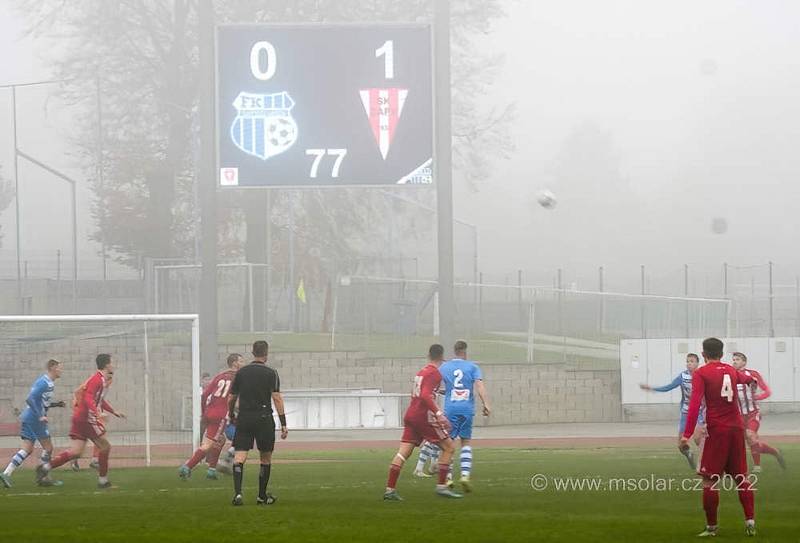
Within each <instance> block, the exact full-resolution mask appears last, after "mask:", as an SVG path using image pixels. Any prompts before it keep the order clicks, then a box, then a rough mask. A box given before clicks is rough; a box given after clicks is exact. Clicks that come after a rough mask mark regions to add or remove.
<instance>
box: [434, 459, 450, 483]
mask: <svg viewBox="0 0 800 543" xmlns="http://www.w3.org/2000/svg"><path fill="white" fill-rule="evenodd" d="M448 473H450V463H449V462H448V463H447V464H441V463H440V464H439V480H438V481H437V482H438V483H439V484H440V485H444V484H447V474H448Z"/></svg>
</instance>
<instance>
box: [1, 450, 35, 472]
mask: <svg viewBox="0 0 800 543" xmlns="http://www.w3.org/2000/svg"><path fill="white" fill-rule="evenodd" d="M28 456H29V455H28V453H26V452H25V450H24V449H20V450H19V451H17V454H15V455H14V456H13V457H12V458H11V462H9V463H8V466H6V469H5V471H4V472H3V474H4V475H7V476H9V477H10V476H11V474H12V473H14V470H15V469H17V468H18V467H20V466H21V465H22V463H23V462H24V461H25V459H26V458H28Z"/></svg>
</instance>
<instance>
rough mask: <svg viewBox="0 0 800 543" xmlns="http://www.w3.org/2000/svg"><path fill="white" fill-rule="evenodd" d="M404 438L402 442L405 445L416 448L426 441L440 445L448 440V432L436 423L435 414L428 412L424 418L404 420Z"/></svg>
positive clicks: (407, 418) (406, 418)
mask: <svg viewBox="0 0 800 543" xmlns="http://www.w3.org/2000/svg"><path fill="white" fill-rule="evenodd" d="M403 424H404V425H405V427H404V428H403V437H401V438H400V441H402V442H403V443H413V444H414V445H415V446H417V447H419V445H420V444H421V443H422V442H423V441H424V440H427V441H430V442H431V443H439V442H440V441H442V440H443V439H447V437H448V436H447V430H445V429H444V427H442V425H441V424H439V423H438V422H437V421H436V417H434V416H433V413H431V412H430V411H428V412H427V413H426V414H425V415H424V416H419V415H418V416H411V417H409V416H406V417H405V418H403Z"/></svg>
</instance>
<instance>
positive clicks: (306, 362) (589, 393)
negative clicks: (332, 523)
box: [221, 346, 622, 425]
mask: <svg viewBox="0 0 800 543" xmlns="http://www.w3.org/2000/svg"><path fill="white" fill-rule="evenodd" d="M227 349H228V350H227V351H226V352H231V351H237V352H247V348H245V347H244V346H228V347H227ZM221 356H222V353H221ZM424 363H425V362H424V360H422V359H403V358H369V357H368V356H367V355H366V353H360V352H348V353H337V352H331V353H328V352H319V353H273V354H272V355H270V365H272V366H273V367H275V368H276V369H277V370H278V372H279V374H280V376H281V384H282V387H283V388H285V389H293V388H327V387H333V388H372V387H374V388H379V389H381V390H382V391H383V392H395V393H410V391H411V387H412V383H413V380H414V375H415V374H416V372H417V371H419V369H420V368H421V367H422V366H423V365H424ZM481 369H482V370H483V373H484V382H485V383H486V388H487V393H488V394H489V399H490V402H491V404H492V408H493V411H494V413H493V414H492V416H491V419H490V420H489V421H485V420H484V419H483V417H480V416H479V417H477V418H476V423H477V424H478V425H482V424H484V423H486V422H489V423H490V424H492V425H501V424H534V423H548V422H618V421H621V420H622V410H621V405H620V401H619V399H620V378H619V372H618V371H588V370H569V369H565V368H564V367H563V366H562V365H556V364H536V365H521V364H484V365H482V366H481Z"/></svg>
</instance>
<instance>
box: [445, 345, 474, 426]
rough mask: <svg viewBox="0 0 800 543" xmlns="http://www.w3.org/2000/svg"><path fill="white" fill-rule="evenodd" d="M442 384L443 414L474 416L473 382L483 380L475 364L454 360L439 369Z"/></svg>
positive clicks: (458, 359)
mask: <svg viewBox="0 0 800 543" xmlns="http://www.w3.org/2000/svg"><path fill="white" fill-rule="evenodd" d="M439 373H441V374H442V382H443V383H444V387H445V388H444V412H445V413H447V415H448V416H449V415H474V414H475V390H474V386H475V381H478V380H480V379H483V375H481V369H480V368H479V367H478V365H477V364H476V363H475V362H472V361H470V360H462V359H460V358H454V359H452V360H450V361H449V362H445V363H444V364H442V365H441V367H439Z"/></svg>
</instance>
